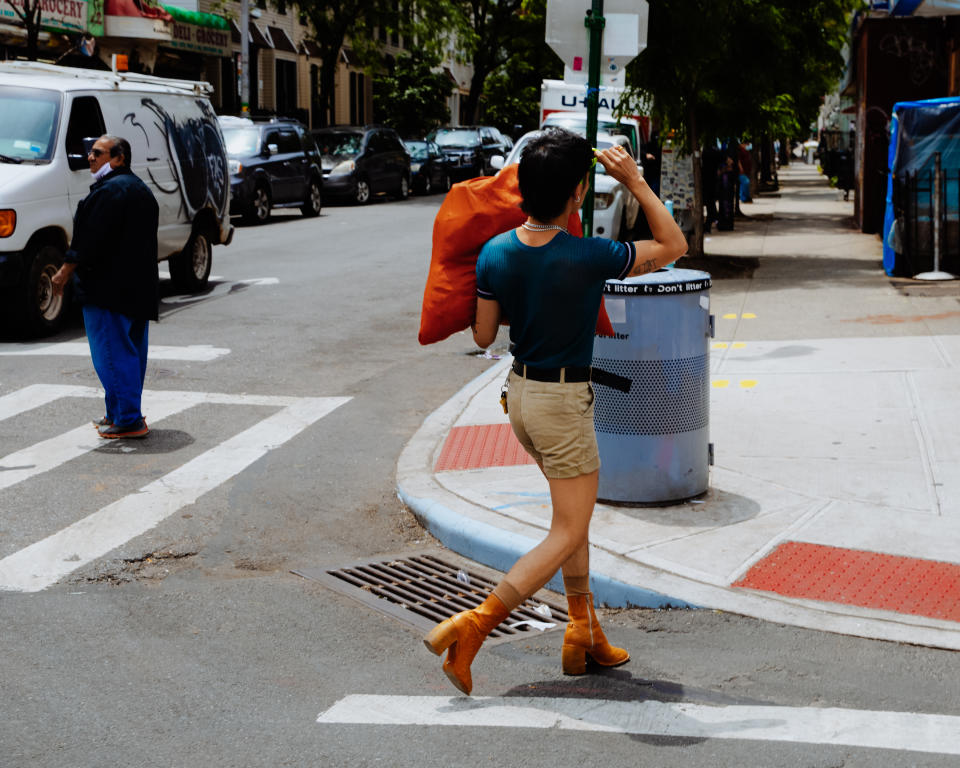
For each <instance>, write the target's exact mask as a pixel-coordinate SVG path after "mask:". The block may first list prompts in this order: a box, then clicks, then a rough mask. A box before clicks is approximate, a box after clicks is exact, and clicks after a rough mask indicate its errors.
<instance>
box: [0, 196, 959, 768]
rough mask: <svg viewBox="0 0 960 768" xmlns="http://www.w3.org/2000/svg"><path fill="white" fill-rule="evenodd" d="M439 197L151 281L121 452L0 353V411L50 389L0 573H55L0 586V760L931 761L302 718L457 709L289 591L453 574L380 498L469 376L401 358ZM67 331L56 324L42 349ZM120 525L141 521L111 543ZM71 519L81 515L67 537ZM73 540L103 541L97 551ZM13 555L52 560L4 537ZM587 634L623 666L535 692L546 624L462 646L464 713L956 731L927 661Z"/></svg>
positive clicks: (11, 446) (78, 404)
mask: <svg viewBox="0 0 960 768" xmlns="http://www.w3.org/2000/svg"><path fill="white" fill-rule="evenodd" d="M439 202H440V198H439V197H430V198H419V199H418V198H414V199H411V200H408V201H405V202H393V201H391V202H377V203H375V204H373V205H370V206H367V207H363V208H358V207H350V206H328V207H327V208H325V210H324V213H323V215H322V216H321V217H320V218H319V219H313V220H305V219H301V218H300V217H299V215H297V214H296V213H293V212H290V213H279V214H278V215H276V216H275V218H274V221H272V222H271V223H270V224H268V225H265V226H262V227H241V228H239V229H238V231H237V235H236V238H235V241H234V244H233V245H231V246H230V247H229V248H217V249H215V251H214V270H213V272H214V274H215V275H217V276H218V277H217V279H215V280H214V281H212V283H211V286H212V287H211V290H210V291H209V292H208V293H207V295H205V296H198V297H183V296H178V295H176V294H175V293H174V291H173V289H172V287H171V286H170V285H169V284H165V286H164V289H165V290H164V293H165V299H164V303H163V305H162V320H161V322H160V323H158V324H156V325H155V326H153V327H152V328H151V342H152V345H153V346H154V347H156V348H158V349H159V348H166V349H167V352H166V354H167V357H164V358H158V357H154V359H153V361H152V362H151V365H150V369H149V371H148V375H147V389H148V390H157V391H161V392H162V393H166V395H167V399H166V400H163V401H162V402H161V401H160V400H157V401H156V403H155V405H154V407H155V408H156V409H158V410H157V412H158V413H159V412H160V411H159V409H161V408H163V407H166V408H167V409H168V410H170V411H171V415H169V416H168V417H166V418H163V419H156V420H154V421H151V426H152V430H153V432H152V434H151V436H150V438H149V439H148V440H146V441H144V442H142V443H130V444H128V445H116V444H113V443H110V444H104V445H95V446H94V447H93V448H92V449H89V448H86V447H85V445H86V444H85V443H83V440H81V439H80V438H76V437H72V436H70V437H68V435H73V430H78V429H80V427H82V426H85V422H86V421H88V420H90V419H96V418H99V416H101V415H102V412H101V410H100V406H101V404H100V403H99V402H98V401H97V400H96V398H94V397H91V396H90V393H89V388H93V387H96V386H97V380H96V376H95V374H94V373H93V370H92V367H91V366H90V363H89V359H88V358H87V357H86V356H84V355H83V354H81V353H80V352H78V351H77V349H76V348H73V349H72V352H70V350H71V348H70V347H61V348H59V349H60V352H61V353H57V354H29V355H28V354H23V353H25V352H36V351H38V349H39V347H40V346H42V345H41V344H36V343H35V344H30V345H11V344H8V343H4V344H0V352H2V353H3V354H0V407H2V403H3V400H2V398H4V397H5V396H9V395H11V394H13V393H16V392H19V391H21V390H23V388H25V387H28V386H32V385H48V386H49V385H52V386H53V387H55V388H57V389H50V390H49V391H50V392H52V393H53V394H51V395H50V397H49V399H48V401H47V402H44V403H43V404H40V405H37V406H36V407H22V408H21V409H20V410H17V409H15V408H11V409H10V411H11V412H10V413H9V414H5V417H4V418H2V419H0V470H2V471H0V572H2V568H3V562H4V559H6V561H7V562H13V560H11V558H14V559H15V558H16V557H18V556H19V557H21V558H22V560H23V562H24V563H26V565H22V569H23V572H24V573H26V572H27V571H30V572H31V573H33V572H34V571H40V570H42V568H41V567H40V565H38V564H41V563H44V562H46V561H45V560H44V558H47V557H53V558H54V559H55V560H56V568H53V571H51V572H52V573H54V575H56V573H60V572H62V575H61V576H59V577H57V578H53V577H50V579H48V581H50V582H51V583H50V584H49V585H48V586H43V588H40V586H41V585H42V581H43V580H42V579H41V580H40V581H38V582H31V583H35V584H36V585H37V591H29V592H28V591H13V590H9V589H8V590H5V591H0V648H2V656H0V659H2V661H0V664H2V671H0V765H2V766H3V767H4V768H7V766H10V768H21V766H31V767H32V766H62V765H69V766H72V767H75V768H86V767H87V766H91V767H93V766H98V767H100V766H113V765H122V764H136V765H145V766H184V767H185V768H191V767H193V766H203V765H209V764H217V765H224V766H237V767H240V766H243V767H246V766H374V765H384V766H406V765H421V766H434V765H436V766H451V765H452V766H473V765H481V764H482V765H507V766H519V765H523V766H554V765H564V764H570V763H571V762H574V761H587V760H590V761H598V762H599V761H602V762H603V763H604V764H606V765H609V766H632V765H641V764H642V765H657V766H670V765H685V766H703V767H704V768H707V767H708V766H711V767H712V766H727V765H730V766H733V765H737V766H773V765H784V766H824V767H826V766H841V765H843V766H867V765H870V766H873V765H884V766H914V765H922V766H926V765H937V766H941V765H942V766H948V765H956V764H957V760H958V757H957V756H956V754H953V755H947V754H937V751H936V750H935V751H934V752H931V753H923V752H916V751H911V745H910V743H908V741H907V742H904V741H901V742H898V745H899V746H897V747H895V748H890V749H877V748H872V747H857V746H849V745H843V744H840V745H837V744H831V743H830V738H829V737H830V732H831V731H834V730H842V728H839V727H838V728H836V729H829V728H827V729H813V730H807V731H804V730H803V729H799V730H798V731H797V734H799V735H798V736H796V740H794V741H783V740H771V739H768V738H763V737H760V738H750V737H749V734H748V733H747V731H746V729H744V727H743V726H742V725H740V726H738V728H741V731H742V733H743V736H739V737H738V735H737V734H738V731H737V730H736V729H734V730H733V731H731V732H730V733H728V734H726V735H725V736H723V737H717V738H710V737H693V736H689V735H688V736H682V735H681V736H674V735H670V734H671V731H669V729H664V728H660V727H659V726H656V724H653V725H649V726H648V727H645V728H643V727H635V725H636V724H635V723H634V724H633V725H626V726H625V725H624V723H623V722H621V721H610V722H606V721H604V722H600V723H597V725H598V727H602V728H606V729H609V730H610V731H611V732H609V733H603V732H573V731H567V730H564V729H562V728H559V729H558V728H550V729H549V731H548V732H546V733H545V732H544V730H545V729H544V728H542V727H535V726H534V725H532V724H531V723H530V722H527V721H525V720H524V719H523V718H522V717H518V718H517V719H516V722H515V723H513V725H514V726H515V727H499V726H489V727H480V726H475V725H472V724H467V725H461V726H447V725H441V724H438V723H432V722H424V723H422V724H419V725H383V724H377V725H373V724H370V723H369V722H366V721H364V722H352V723H331V722H320V723H318V722H317V718H318V715H320V714H321V713H324V712H328V711H329V710H330V709H331V708H332V707H334V706H335V705H337V703H338V702H342V701H343V700H344V699H345V697H348V696H352V695H358V694H359V695H371V694H378V695H384V696H390V697H395V700H396V701H397V702H399V705H400V706H401V707H406V708H408V709H412V708H414V707H415V706H417V705H418V702H421V701H422V700H423V697H437V696H440V697H449V698H450V699H451V703H450V705H449V706H450V707H453V708H456V707H457V706H460V705H459V704H458V703H457V699H458V698H459V695H458V694H456V692H455V691H454V690H453V689H452V688H451V687H450V685H449V683H448V682H447V680H446V678H445V677H444V675H443V674H442V672H441V671H440V665H439V661H438V660H437V659H436V657H434V656H432V655H430V654H428V653H427V652H426V651H425V650H424V648H423V646H422V644H421V642H420V633H419V632H417V631H416V630H413V629H411V628H409V627H408V626H406V625H405V624H402V623H400V622H398V621H397V620H396V619H394V618H392V617H389V616H386V615H384V614H382V613H380V612H379V611H376V610H373V609H371V608H369V607H367V606H366V605H364V604H361V603H360V602H357V601H355V600H353V599H351V598H349V597H346V596H344V595H341V594H339V593H337V592H334V591H331V590H329V589H327V588H326V587H325V586H323V585H322V584H320V583H318V582H316V581H312V580H309V579H305V578H302V577H300V576H297V575H294V574H293V573H291V571H294V570H310V569H323V568H331V567H340V566H344V565H347V564H350V563H353V562H355V561H358V560H363V559H368V558H374V557H378V558H381V559H383V558H385V559H390V558H392V557H394V556H404V555H409V554H411V553H415V552H422V551H432V552H437V553H440V554H442V555H443V556H444V557H446V558H447V559H449V560H450V561H452V562H454V563H457V564H458V565H461V566H462V567H463V568H464V569H465V570H466V571H468V572H471V573H477V572H479V570H480V569H476V568H474V567H473V566H471V565H470V564H469V563H466V562H465V561H463V560H462V559H460V558H456V557H454V556H452V555H450V554H449V553H444V552H443V551H442V550H441V549H440V548H439V547H438V546H437V545H436V544H435V543H433V542H432V541H431V540H430V539H429V537H428V536H427V535H426V534H425V533H424V532H423V531H422V530H421V529H420V528H419V526H418V525H417V523H416V521H415V520H414V519H413V518H412V516H411V515H409V513H407V512H406V511H405V510H404V509H403V508H402V507H401V506H400V504H399V502H398V500H397V498H396V493H395V483H394V472H395V465H396V460H397V456H398V454H399V452H400V450H401V449H402V447H403V445H404V444H405V442H406V441H407V439H408V438H409V437H410V436H411V434H412V433H413V432H414V430H415V429H416V428H417V427H418V426H419V425H420V424H421V423H422V421H423V419H424V418H425V417H426V416H427V415H429V414H430V413H431V412H432V411H433V410H434V409H435V408H436V407H438V406H439V405H440V404H441V403H442V402H444V401H445V400H446V399H447V398H448V397H449V396H450V395H451V394H452V393H453V392H455V391H456V390H457V389H458V388H459V387H460V386H462V385H464V384H465V383H466V382H468V381H469V380H470V379H472V378H473V377H474V376H476V375H478V374H479V373H481V372H482V371H483V370H485V369H486V367H487V366H488V365H490V361H489V360H487V359H484V358H482V357H478V356H477V355H476V352H477V350H476V349H475V348H474V347H473V345H472V343H471V342H470V340H469V339H468V337H467V336H466V335H460V336H458V337H455V338H453V339H451V340H448V341H447V342H444V343H442V344H439V345H435V346H433V347H429V348H421V347H420V346H419V345H418V344H417V341H416V333H417V328H418V324H419V308H420V299H421V296H422V290H423V283H424V278H425V276H426V269H427V264H428V260H429V251H430V231H431V225H432V220H433V215H434V213H435V211H436V208H437V206H438V205H439ZM82 341H83V337H82V332H81V330H80V328H79V326H78V325H74V326H72V327H71V328H69V329H68V330H67V331H65V332H64V333H63V334H61V335H60V336H59V337H57V338H55V339H52V340H46V341H45V342H44V344H48V343H50V342H65V343H70V342H82ZM498 345H499V346H498V347H495V348H494V351H495V352H496V351H503V348H504V346H505V344H504V341H503V338H501V340H500V341H499V342H498ZM185 350H192V351H190V352H185ZM50 351H51V352H55V351H56V350H50ZM81 351H82V350H81ZM63 352H69V353H68V354H63ZM191 355H192V356H193V358H195V359H182V358H184V357H190V356H191ZM171 392H182V393H187V394H185V395H176V396H174V395H171V394H170V393H171ZM201 393H202V395H201ZM324 398H349V399H347V400H345V401H344V400H336V401H334V400H324ZM324 403H325V404H326V406H325V408H326V410H324V409H320V410H319V411H316V412H311V411H310V408H312V407H314V406H317V405H318V404H321V405H322V404H324ZM321 411H322V415H317V414H318V413H320V412H321ZM145 412H146V416H147V419H148V421H150V419H151V412H150V410H149V409H146V410H145ZM309 413H313V415H312V416H310V415H309ZM278 414H284V415H285V417H289V418H286V419H284V418H279V417H278ZM304 414H308V415H306V416H305V415H304ZM0 415H4V414H2V413H0ZM85 428H86V429H89V434H90V435H93V429H92V427H85ZM71 441H72V442H71ZM87 442H89V439H87ZM94 442H95V441H94ZM73 443H77V444H78V446H79V447H78V448H77V449H76V450H68V448H69V446H70V445H72V444H73ZM35 445H40V446H41V448H38V449H36V450H33V449H32V448H31V446H35ZM44 462H47V464H49V466H47V464H44ZM41 469H43V470H44V471H41ZM188 470H189V471H188ZM15 473H20V474H15ZM5 477H7V478H12V479H10V480H6V481H5ZM211 478H212V479H211ZM191 489H192V490H191ZM191 493H192V494H193V495H192V496H191ZM194 497H195V498H194ZM105 510H106V511H105ZM144 510H148V511H150V514H152V515H153V516H154V517H153V518H150V516H149V515H147V514H146V512H144ZM141 517H146V518H149V519H150V520H153V519H156V523H155V525H152V526H151V525H149V523H143V525H141V526H140V528H137V525H136V523H137V522H138V521H139V520H140V518H141ZM83 519H96V520H98V521H100V522H101V523H102V525H101V527H100V528H98V529H96V530H95V531H93V532H90V531H86V532H83V534H82V535H83V536H84V537H85V538H78V537H80V536H81V533H78V532H77V526H76V523H77V521H80V520H83ZM64 531H66V533H64ZM122 531H128V532H129V531H132V532H134V533H135V535H133V536H132V537H130V538H124V536H125V535H126V534H123V533H122ZM138 531H139V532H138ZM111 535H112V536H114V537H115V538H114V539H110V536H111ZM101 536H102V537H104V540H105V541H107V542H110V543H114V542H115V543H116V546H114V547H112V548H110V549H109V550H108V551H106V552H105V553H103V554H96V553H97V546H96V543H97V541H96V539H97V537H101ZM38 542H52V543H51V544H50V548H49V549H44V548H37V549H28V548H30V547H36V545H37V543H38ZM105 546H106V545H105ZM101 548H102V547H101ZM74 549H76V552H74ZM24 552H26V553H27V554H26V555H21V554H20V553H24ZM51 553H52V554H51ZM17 562H20V561H17ZM51 562H52V561H51ZM51 567H52V566H51ZM57 568H59V571H57ZM604 618H605V623H606V626H607V627H608V634H609V635H610V637H611V639H613V640H614V641H615V642H617V643H619V644H622V645H624V646H626V647H628V648H629V649H630V650H631V653H632V654H633V660H632V661H631V663H630V664H629V665H627V666H625V667H622V668H620V669H617V670H612V671H607V672H605V673H603V674H597V675H590V676H587V677H583V678H564V677H563V676H562V675H561V674H560V670H559V645H560V639H561V635H560V634H559V633H558V632H547V633H544V634H542V635H539V634H538V635H536V636H531V637H528V638H526V639H523V640H516V641H513V642H508V643H500V644H496V645H491V646H490V647H488V648H485V649H484V650H483V651H482V652H481V655H480V656H479V657H478V659H477V661H476V663H475V665H474V680H475V695H477V696H490V697H508V698H521V699H523V698H526V699H530V700H533V699H544V698H545V697H546V698H548V699H553V698H556V699H563V700H566V701H573V702H576V701H577V700H584V699H586V700H590V701H597V702H620V703H627V704H631V705H633V704H636V705H640V704H642V703H644V702H647V703H650V702H654V703H656V702H662V703H665V704H670V705H678V704H683V705H687V704H689V705H691V706H695V705H702V706H708V707H714V708H716V710H717V711H723V712H730V713H736V712H740V711H741V710H738V709H737V708H738V707H777V708H779V710H778V711H780V712H782V713H783V719H784V722H788V721H791V722H792V720H791V718H793V717H794V715H795V714H796V713H797V712H801V711H802V712H806V711H807V710H808V709H809V708H815V709H823V708H840V709H844V710H853V711H858V712H859V711H864V710H866V711H875V710H876V711H887V712H895V713H919V714H922V715H948V716H954V717H957V716H960V694H958V692H957V688H956V684H955V674H954V673H953V670H954V667H955V663H956V658H955V654H952V653H949V652H944V651H935V650H930V649H925V648H915V647H905V646H897V645H893V644H887V643H878V642H872V641H865V640H858V639H853V638H846V637H838V636H833V635H824V634H818V633H815V632H808V631H804V630H798V629H793V628H786V627H780V626H776V625H771V624H764V623H762V622H757V621H753V620H748V619H744V618H741V617H736V616H730V615H724V614H718V613H714V612H708V611H693V612H688V611H677V612H650V611H639V610H633V611H619V612H607V613H606V614H605V617H604ZM481 701H483V700H481ZM491 706H493V705H492V704H491ZM744 711H745V710H744ZM919 722H921V723H925V722H926V721H925V720H922V719H921V720H920V721H919ZM953 722H954V721H948V722H947V727H948V728H949V727H952V723H953ZM957 722H960V721H957ZM878 727H879V726H878ZM953 743H954V745H955V744H957V743H960V730H958V731H957V732H956V738H955V739H954V740H953ZM946 746H947V745H945V749H944V751H945V752H946V751H948V750H947V749H946Z"/></svg>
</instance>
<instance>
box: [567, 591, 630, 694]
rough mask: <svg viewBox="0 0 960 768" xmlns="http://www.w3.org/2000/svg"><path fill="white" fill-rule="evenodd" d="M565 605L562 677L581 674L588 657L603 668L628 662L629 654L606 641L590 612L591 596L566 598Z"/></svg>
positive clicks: (593, 612)
mask: <svg viewBox="0 0 960 768" xmlns="http://www.w3.org/2000/svg"><path fill="white" fill-rule="evenodd" d="M567 606H568V610H567V614H568V615H569V616H570V623H569V624H567V631H566V633H564V636H563V650H562V652H561V663H562V666H563V674H565V675H582V674H584V673H585V672H586V671H587V656H589V657H590V658H591V659H593V660H594V661H595V662H596V663H597V664H599V665H600V666H603V667H619V666H620V665H621V664H626V663H627V662H628V661H630V654H629V653H627V652H626V651H625V650H624V649H623V648H617V647H616V646H615V645H610V643H609V642H607V637H606V635H604V634H603V630H602V629H601V628H600V622H599V621H597V614H596V612H595V611H594V610H593V595H591V594H589V593H588V594H586V595H567Z"/></svg>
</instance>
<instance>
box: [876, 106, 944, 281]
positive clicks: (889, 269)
mask: <svg viewBox="0 0 960 768" xmlns="http://www.w3.org/2000/svg"><path fill="white" fill-rule="evenodd" d="M892 114H893V117H892V118H891V120H890V151H889V155H888V162H887V167H888V168H889V172H888V173H887V210H886V214H885V215H884V219H883V268H884V270H885V271H886V273H887V274H888V275H892V274H894V268H895V266H896V258H897V254H896V251H894V248H893V244H892V242H891V240H892V238H891V236H890V230H891V229H892V228H893V221H894V215H893V213H894V212H893V180H894V177H897V176H899V175H901V174H904V173H907V172H915V171H921V172H923V173H928V172H929V173H932V172H933V168H934V155H935V154H936V153H937V152H939V153H940V164H941V167H942V168H943V169H944V170H947V169H950V170H955V169H958V168H960V96H951V97H950V98H946V99H927V100H925V101H899V102H897V103H896V104H894V105H893V113H892ZM954 178H956V177H954ZM952 183H953V184H956V181H952ZM947 193H948V194H947V199H948V200H955V199H956V193H955V191H954V190H947ZM927 197H928V198H929V193H928V194H927ZM926 202H929V200H927V201H926Z"/></svg>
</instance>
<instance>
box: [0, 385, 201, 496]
mask: <svg viewBox="0 0 960 768" xmlns="http://www.w3.org/2000/svg"><path fill="white" fill-rule="evenodd" d="M191 405H193V403H191V402H189V401H186V400H167V399H163V398H161V397H156V396H154V397H149V398H147V397H145V398H144V406H145V407H146V410H147V412H148V413H149V414H150V422H149V423H151V424H154V423H156V422H158V421H161V420H162V419H165V418H167V417H168V416H172V415H173V414H175V413H179V412H180V411H183V410H185V409H187V408H189V407H190V406H191ZM94 413H96V411H94ZM103 444H104V440H103V438H102V437H100V436H99V435H98V434H97V431H96V429H95V428H94V427H93V426H92V425H91V424H89V423H87V424H84V425H83V426H82V427H77V428H76V429H71V430H70V431H69V432H65V433H63V434H60V435H57V436H56V437H51V438H49V439H48V440H41V441H40V442H39V443H34V444H33V445H31V446H29V447H28V448H24V449H22V450H20V451H16V452H14V453H9V454H7V455H6V456H3V457H2V458H0V469H3V472H0V490H3V489H4V488H9V487H10V486H11V485H16V484H17V483H22V482H23V481H24V480H27V479H29V478H31V477H33V476H34V475H39V474H42V473H44V472H49V471H50V470H51V469H54V468H55V467H58V466H59V465H60V464H63V463H65V462H68V461H70V460H71V459H75V458H77V457H79V456H82V455H83V454H85V453H86V452H87V451H92V450H93V449H94V448H99V447H100V446H102V445H103Z"/></svg>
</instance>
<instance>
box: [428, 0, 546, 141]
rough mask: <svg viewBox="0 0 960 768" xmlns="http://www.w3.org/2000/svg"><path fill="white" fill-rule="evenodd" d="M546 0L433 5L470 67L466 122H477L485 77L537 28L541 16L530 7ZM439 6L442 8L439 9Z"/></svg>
mask: <svg viewBox="0 0 960 768" xmlns="http://www.w3.org/2000/svg"><path fill="white" fill-rule="evenodd" d="M544 2H545V0H443V2H436V3H428V4H427V5H432V6H433V7H434V9H435V10H434V11H432V13H434V14H436V18H442V19H445V21H446V23H447V24H448V34H449V35H452V36H453V38H454V40H455V42H456V45H457V47H458V50H459V52H460V55H461V56H462V57H463V59H464V60H465V61H469V62H470V63H471V64H472V65H473V77H472V78H471V80H470V92H469V94H468V95H467V99H466V102H465V103H464V113H465V114H466V115H467V120H468V121H469V122H474V123H476V122H479V120H480V107H481V97H482V96H483V92H484V86H485V84H486V82H487V78H488V77H489V76H490V75H491V74H493V73H494V72H497V71H498V70H499V69H500V68H501V67H503V66H504V65H505V64H506V63H507V62H508V61H509V60H510V59H511V57H512V55H513V53H514V51H516V50H517V49H518V46H520V41H522V40H523V39H524V37H525V36H526V35H527V34H529V28H530V25H531V24H532V25H535V26H536V25H539V27H540V36H541V38H542V37H543V22H542V17H540V19H539V21H538V17H537V15H536V14H533V15H532V16H531V15H530V13H529V7H531V6H532V7H534V8H536V6H537V5H543V3H544ZM441 6H442V9H441Z"/></svg>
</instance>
